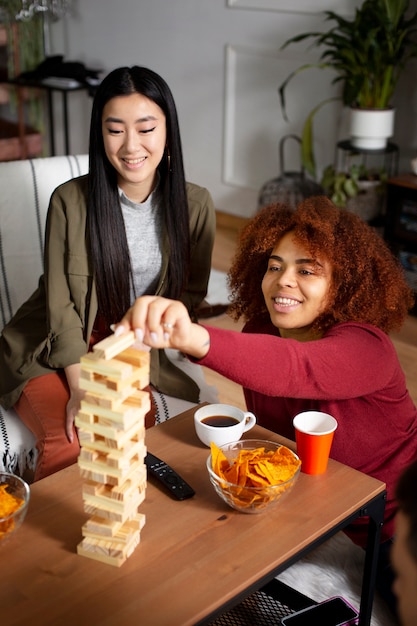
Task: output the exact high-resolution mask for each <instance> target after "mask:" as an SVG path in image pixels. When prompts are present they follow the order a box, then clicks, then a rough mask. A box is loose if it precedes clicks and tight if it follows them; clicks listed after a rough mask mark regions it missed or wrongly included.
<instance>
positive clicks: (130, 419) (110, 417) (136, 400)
mask: <svg viewBox="0 0 417 626" xmlns="http://www.w3.org/2000/svg"><path fill="white" fill-rule="evenodd" d="M138 393H139V391H138ZM140 393H141V394H143V393H144V392H140ZM146 399H147V400H148V403H147V406H145V404H146ZM149 408H150V399H149V394H148V397H147V398H146V397H144V396H143V395H141V396H136V395H135V396H132V397H131V398H130V397H129V398H128V399H127V400H125V401H124V402H121V403H120V404H119V405H118V406H117V407H115V408H114V409H109V408H107V407H103V406H100V405H97V404H92V403H91V402H87V400H85V399H84V400H81V412H82V413H83V414H84V413H90V415H94V417H97V418H99V419H101V418H103V419H104V420H105V421H103V422H102V423H104V424H106V425H107V424H108V425H110V424H115V425H120V427H121V428H130V426H132V424H134V422H135V420H138V419H139V418H140V417H144V416H145V415H146V413H147V412H148V411H149Z"/></svg>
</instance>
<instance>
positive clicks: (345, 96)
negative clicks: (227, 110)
mask: <svg viewBox="0 0 417 626" xmlns="http://www.w3.org/2000/svg"><path fill="white" fill-rule="evenodd" d="M408 9H409V0H365V1H364V2H363V4H362V5H361V6H360V7H359V8H357V9H356V12H355V16H354V17H353V19H347V18H345V17H342V16H340V15H338V14H337V13H335V12H334V11H326V12H325V16H326V21H329V22H332V25H331V27H330V28H329V29H328V30H326V31H324V32H311V33H303V34H301V35H297V36H295V37H292V38H291V39H289V40H287V41H286V42H285V43H284V45H283V48H284V47H286V46H288V45H289V44H292V43H297V42H300V41H303V40H305V39H312V40H313V43H314V44H315V45H316V46H318V47H319V48H322V49H323V52H322V54H321V57H320V60H319V62H318V63H315V64H307V65H303V66H301V67H300V68H298V69H297V70H295V71H294V72H292V73H291V74H290V75H289V76H288V78H287V79H286V80H285V81H284V82H283V83H282V85H281V86H280V88H279V94H280V100H281V107H282V110H283V113H284V117H286V109H285V90H286V88H287V85H288V83H289V82H290V81H291V80H292V79H293V78H294V76H295V75H296V74H298V73H299V72H301V71H303V70H305V69H307V68H311V67H318V68H330V69H332V70H334V71H335V72H336V77H335V79H334V80H333V83H340V84H341V86H342V95H341V99H342V102H343V104H344V105H345V106H348V107H350V108H351V111H352V112H359V113H360V114H363V113H364V112H365V115H366V121H365V123H363V121H360V122H359V127H358V126H356V125H355V117H354V118H353V126H352V125H351V140H352V143H353V145H354V146H355V147H357V148H365V149H376V148H384V147H385V145H386V141H387V138H389V137H390V136H391V135H392V131H393V114H394V110H393V109H392V106H391V98H392V96H393V93H394V91H395V87H396V85H397V82H398V79H399V77H400V75H401V73H402V71H403V70H404V68H405V66H406V64H407V63H408V61H409V60H410V59H411V58H412V57H416V56H417V38H416V33H417V12H416V13H415V14H414V15H412V16H410V17H407V12H408ZM328 101H329V99H327V100H325V101H324V102H322V103H320V104H319V105H317V106H316V107H315V108H314V109H313V111H312V112H311V113H310V115H309V116H308V118H307V120H306V123H305V126H304V129H303V137H302V139H303V159H304V167H305V169H306V170H307V171H308V172H310V174H312V175H313V176H314V175H315V163H314V155H313V129H312V124H313V118H314V115H315V114H316V112H317V111H318V110H319V109H320V108H321V107H322V106H323V105H324V104H325V103H326V102H328ZM375 110H377V111H379V113H380V114H381V116H382V117H383V118H384V120H385V121H387V122H388V128H387V130H386V131H384V136H383V138H382V140H381V142H378V138H377V137H374V132H373V131H372V134H371V137H370V138H369V137H368V139H366V138H365V139H361V138H360V137H358V132H360V129H361V128H362V129H363V128H365V130H366V132H367V133H368V134H369V129H370V124H371V122H370V121H369V118H368V114H369V112H370V111H371V112H372V111H375ZM351 119H352V118H351ZM358 128H359V130H358Z"/></svg>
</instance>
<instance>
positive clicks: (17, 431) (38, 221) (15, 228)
mask: <svg viewBox="0 0 417 626" xmlns="http://www.w3.org/2000/svg"><path fill="white" fill-rule="evenodd" d="M87 170H88V156H87V155H76V156H75V155H74V156H73V155H71V156H58V157H49V158H38V159H27V160H22V161H8V162H2V163H0V190H1V192H0V328H2V327H3V326H4V325H5V324H6V323H7V322H8V321H9V320H10V318H11V317H12V315H13V314H14V313H15V312H16V310H17V309H18V307H19V306H20V305H21V304H23V302H24V301H25V300H26V299H27V298H28V297H29V296H30V295H31V293H32V292H33V291H34V290H35V289H36V287H37V284H38V280H39V276H40V275H41V274H42V272H43V241H44V230H45V220H46V214H47V210H48V205H49V199H50V196H51V193H52V192H53V190H54V189H55V188H56V187H57V186H58V185H60V184H61V183H63V182H65V181H67V180H69V179H70V178H74V177H76V176H80V175H81V174H85V173H86V172H87ZM35 464H36V447H35V439H34V436H33V435H32V433H31V432H30V431H29V430H28V429H27V428H26V427H25V425H24V424H23V423H22V422H21V421H20V420H19V418H18V417H17V415H16V414H15V412H14V411H13V410H10V411H5V409H3V408H2V407H1V406H0V470H3V471H4V470H6V471H10V472H12V473H16V474H21V475H23V474H24V473H25V472H26V470H27V469H28V470H30V471H31V470H33V469H34V467H35Z"/></svg>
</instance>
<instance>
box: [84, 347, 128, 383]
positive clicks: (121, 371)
mask: <svg viewBox="0 0 417 626" xmlns="http://www.w3.org/2000/svg"><path fill="white" fill-rule="evenodd" d="M80 364H81V369H82V370H85V371H88V372H94V373H95V374H101V375H102V376H111V377H112V378H116V379H118V380H123V379H125V378H128V377H129V376H131V375H132V373H133V366H132V365H130V363H124V362H123V361H117V360H116V359H110V360H108V361H106V360H105V359H101V358H99V357H98V356H97V354H96V353H95V352H88V353H87V354H85V355H84V356H82V357H81V359H80Z"/></svg>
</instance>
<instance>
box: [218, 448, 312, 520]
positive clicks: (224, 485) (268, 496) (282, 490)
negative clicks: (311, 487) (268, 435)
mask: <svg viewBox="0 0 417 626" xmlns="http://www.w3.org/2000/svg"><path fill="white" fill-rule="evenodd" d="M281 447H282V446H281V444H279V443H275V442H273V441H265V440H261V439H242V440H240V441H235V442H233V443H228V444H226V445H224V446H221V447H220V449H221V450H222V451H223V453H224V454H225V456H226V458H227V459H228V460H229V461H230V462H232V461H233V460H234V459H235V458H236V457H237V456H238V454H239V451H240V450H254V449H256V448H265V450H266V451H270V450H272V451H275V450H277V448H281ZM284 447H286V446H284ZM287 450H289V448H287ZM289 452H291V454H292V455H293V457H294V458H295V459H296V460H299V459H298V456H297V455H296V454H295V453H294V452H292V450H289ZM207 470H208V473H209V477H210V481H211V484H212V485H213V487H214V490H215V491H216V493H217V494H218V495H219V496H220V498H221V499H222V500H224V501H225V502H226V504H228V505H229V506H231V507H232V508H233V509H236V510H237V511H242V512H243V513H262V512H263V511H266V510H267V509H269V508H270V507H271V506H273V505H275V504H277V503H278V502H281V501H282V499H283V497H284V496H286V495H288V494H289V493H290V491H291V489H292V488H293V487H294V485H295V483H296V481H297V479H298V476H299V474H300V466H298V468H297V470H296V471H295V473H294V475H293V476H292V477H291V478H290V479H289V480H287V481H285V482H283V483H279V484H277V485H271V486H267V487H245V486H244V487H242V486H240V485H236V484H233V483H229V482H227V481H225V480H224V479H222V478H220V476H218V475H217V474H216V473H215V472H214V471H213V469H212V461H211V454H210V456H209V457H208V459H207Z"/></svg>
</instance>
